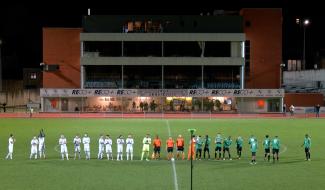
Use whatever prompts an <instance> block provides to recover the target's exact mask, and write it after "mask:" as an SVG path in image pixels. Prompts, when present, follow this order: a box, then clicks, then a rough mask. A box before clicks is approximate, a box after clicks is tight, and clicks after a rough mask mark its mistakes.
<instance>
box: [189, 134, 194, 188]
mask: <svg viewBox="0 0 325 190" xmlns="http://www.w3.org/2000/svg"><path fill="white" fill-rule="evenodd" d="M188 131H189V132H190V133H191V137H190V143H191V150H189V151H190V152H191V190H192V189H193V152H192V150H193V143H192V138H193V134H194V132H195V131H196V129H188Z"/></svg>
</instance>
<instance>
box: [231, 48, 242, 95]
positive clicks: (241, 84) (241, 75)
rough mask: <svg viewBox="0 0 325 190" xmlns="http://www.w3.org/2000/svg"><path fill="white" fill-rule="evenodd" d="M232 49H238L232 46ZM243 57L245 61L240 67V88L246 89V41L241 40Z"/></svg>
mask: <svg viewBox="0 0 325 190" xmlns="http://www.w3.org/2000/svg"><path fill="white" fill-rule="evenodd" d="M232 49H236V48H232ZM241 57H242V58H244V63H243V65H242V66H241V67H240V70H239V72H240V88H241V89H244V88H245V86H244V84H245V78H244V77H245V42H241Z"/></svg>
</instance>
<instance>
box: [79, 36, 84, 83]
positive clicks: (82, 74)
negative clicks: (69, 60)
mask: <svg viewBox="0 0 325 190" xmlns="http://www.w3.org/2000/svg"><path fill="white" fill-rule="evenodd" d="M83 56H84V42H83V41H81V42H80V57H81V58H82V57H83ZM84 74H85V68H84V66H83V65H81V67H80V88H84V82H85V76H84Z"/></svg>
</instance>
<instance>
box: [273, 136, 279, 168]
mask: <svg viewBox="0 0 325 190" xmlns="http://www.w3.org/2000/svg"><path fill="white" fill-rule="evenodd" d="M279 150H280V140H279V138H278V136H275V137H274V139H273V140H272V154H273V163H274V162H275V155H276V160H277V161H279Z"/></svg>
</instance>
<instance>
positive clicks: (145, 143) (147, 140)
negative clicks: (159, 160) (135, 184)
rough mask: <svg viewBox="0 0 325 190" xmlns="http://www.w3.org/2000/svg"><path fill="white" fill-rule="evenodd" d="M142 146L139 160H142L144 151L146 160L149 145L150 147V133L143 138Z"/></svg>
mask: <svg viewBox="0 0 325 190" xmlns="http://www.w3.org/2000/svg"><path fill="white" fill-rule="evenodd" d="M142 143H143V147H142V154H141V160H143V156H144V154H145V153H147V155H146V156H147V158H146V160H147V161H149V159H148V158H149V147H150V144H151V138H150V135H149V134H147V135H146V136H145V137H144V138H143V141H142Z"/></svg>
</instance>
